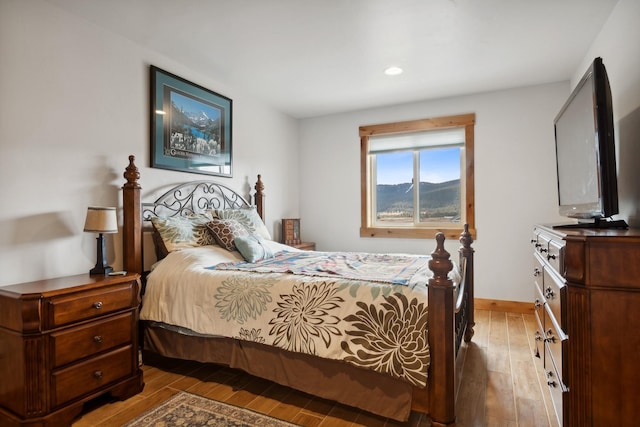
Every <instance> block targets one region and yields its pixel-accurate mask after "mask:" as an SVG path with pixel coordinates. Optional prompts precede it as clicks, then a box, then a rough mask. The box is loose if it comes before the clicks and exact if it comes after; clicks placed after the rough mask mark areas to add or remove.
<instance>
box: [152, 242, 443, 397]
mask: <svg viewBox="0 0 640 427" xmlns="http://www.w3.org/2000/svg"><path fill="white" fill-rule="evenodd" d="M274 245H277V244H275V243H274ZM283 248H284V247H278V248H275V249H276V250H278V249H279V250H282V249H283ZM301 254H302V252H297V253H296V252H289V253H285V254H283V255H284V256H283V257H282V258H280V260H281V261H282V260H287V261H282V262H280V266H278V265H277V264H278V263H277V262H273V263H271V264H272V265H271V266H269V267H268V268H267V266H266V265H262V266H261V265H260V263H257V265H256V266H254V267H257V268H258V270H259V269H260V268H262V270H263V271H262V272H259V271H252V270H251V268H250V266H247V265H246V264H247V263H243V259H242V257H241V256H240V254H239V253H237V252H228V251H226V250H225V249H222V248H220V247H217V246H202V247H198V248H191V249H184V250H181V251H177V252H172V253H170V254H169V255H168V256H167V257H166V258H165V259H164V260H162V261H161V262H159V263H158V264H157V265H156V266H155V268H154V269H153V271H152V272H151V274H150V275H149V277H148V281H147V287H146V292H145V295H144V296H143V304H142V310H141V313H140V319H141V320H148V321H152V322H158V323H161V324H165V325H173V326H174V327H175V326H177V327H178V328H180V330H182V331H183V332H186V333H193V334H202V335H209V336H224V337H232V338H237V339H241V340H249V341H256V342H259V343H264V344H267V345H271V346H275V347H280V348H282V349H285V350H289V351H294V352H301V353H307V354H312V355H316V356H319V357H323V358H329V359H335V360H341V361H344V362H347V363H350V364H353V365H356V366H359V367H362V368H366V369H372V370H375V371H378V372H382V373H385V374H388V375H391V376H394V377H396V378H400V379H403V380H405V381H408V382H410V383H412V384H413V385H416V386H419V387H421V386H425V385H426V380H427V369H428V366H429V361H430V356H429V346H428V342H427V289H426V282H427V280H428V275H429V274H430V272H429V270H428V267H427V262H428V257H413V256H411V257H403V264H401V265H400V264H398V265H396V266H395V267H394V266H392V267H391V268H390V269H387V270H386V271H385V272H384V273H383V274H381V275H380V276H379V277H381V278H383V279H384V280H378V281H369V280H362V279H358V278H357V276H356V275H354V274H351V275H348V278H342V277H340V275H339V274H337V271H333V270H332V269H333V267H334V266H335V265H337V264H341V267H344V268H346V269H347V270H350V269H352V267H353V265H351V264H349V263H350V262H352V261H354V259H355V258H351V259H350V260H347V258H348V257H347V258H343V259H342V261H340V262H338V263H337V264H336V263H334V264H333V265H332V264H331V261H327V262H326V263H325V264H324V267H327V265H329V266H331V268H324V267H323V268H320V269H319V270H317V271H315V274H311V275H303V274H292V273H290V272H284V270H288V269H290V268H291V266H292V265H293V264H292V262H291V260H293V259H296V258H297V259H301V258H304V257H303V256H300V255H301ZM314 256H315V255H314ZM354 256H355V255H354ZM385 257H386V256H385ZM365 258H366V257H364V258H358V259H357V260H356V261H355V262H358V263H359V262H365V261H366V260H365ZM374 258H375V257H374ZM383 258H384V257H383ZM389 260H390V259H387V261H389ZM369 261H372V259H369ZM230 263H238V266H237V267H236V269H234V267H233V266H232V265H231V264H230ZM214 265H221V266H224V268H226V270H223V269H222V268H212V266H214ZM283 266H285V268H284V270H283V271H279V270H278V268H282V267H283ZM359 267H360V270H361V271H365V272H366V274H365V276H366V275H371V274H372V272H375V269H376V267H375V266H374V264H367V265H366V266H365V265H364V264H362V265H360V266H359ZM305 268H307V269H313V267H311V265H310V264H309V265H308V266H307V267H305ZM238 269H239V270H244V271H238ZM324 270H331V271H324ZM356 270H357V269H356ZM387 282H389V283H387Z"/></svg>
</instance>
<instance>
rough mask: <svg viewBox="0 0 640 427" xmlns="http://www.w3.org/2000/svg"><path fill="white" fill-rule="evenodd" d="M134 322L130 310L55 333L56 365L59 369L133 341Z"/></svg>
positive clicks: (54, 361) (52, 338)
mask: <svg viewBox="0 0 640 427" xmlns="http://www.w3.org/2000/svg"><path fill="white" fill-rule="evenodd" d="M134 322H135V317H134V313H127V314H122V315H118V316H115V317H110V318H108V319H105V320H99V321H96V322H93V323H91V324H89V325H86V326H81V327H77V328H72V329H67V330H65V331H64V332H56V333H53V334H51V341H50V346H51V354H52V355H53V360H52V362H51V364H52V366H53V367H54V368H57V367H60V366H63V365H66V364H68V363H71V362H75V361H76V360H80V359H82V358H85V357H88V356H91V355H94V354H97V353H99V352H102V351H106V350H109V349H111V348H114V347H117V346H120V345H124V344H130V343H131V336H132V334H133V324H134Z"/></svg>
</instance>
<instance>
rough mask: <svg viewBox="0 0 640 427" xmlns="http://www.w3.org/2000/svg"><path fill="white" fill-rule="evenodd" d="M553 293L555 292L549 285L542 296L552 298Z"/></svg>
mask: <svg viewBox="0 0 640 427" xmlns="http://www.w3.org/2000/svg"><path fill="white" fill-rule="evenodd" d="M555 295H556V294H555V293H554V292H553V289H551V288H550V287H549V288H547V289H545V290H544V296H545V298H546V299H553V298H554V297H555Z"/></svg>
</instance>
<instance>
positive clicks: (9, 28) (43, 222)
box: [0, 0, 298, 285]
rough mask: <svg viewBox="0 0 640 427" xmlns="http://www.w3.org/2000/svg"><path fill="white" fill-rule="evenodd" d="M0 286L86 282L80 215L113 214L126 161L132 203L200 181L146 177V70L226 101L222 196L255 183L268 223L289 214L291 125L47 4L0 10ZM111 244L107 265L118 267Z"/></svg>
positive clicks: (234, 91) (156, 173)
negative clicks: (262, 190) (136, 179)
mask: <svg viewBox="0 0 640 427" xmlns="http://www.w3.org/2000/svg"><path fill="white" fill-rule="evenodd" d="M0 58H1V60H0V203H1V204H2V209H0V285H5V284H11V283H17V282H23V281H30V280H37V279H41V278H50V277H58V276H64V275H70V274H77V273H84V272H88V271H89V269H90V268H92V267H93V265H94V264H95V251H96V249H95V235H92V234H90V233H84V232H83V231H82V228H83V225H84V217H85V213H86V208H87V206H89V205H104V206H121V192H120V188H121V186H122V185H123V183H124V178H123V177H122V174H123V172H124V168H125V167H126V166H127V164H128V160H127V157H128V155H129V154H134V155H135V156H136V157H137V164H138V166H139V167H140V170H141V176H142V178H141V184H142V187H143V197H144V196H145V195H146V194H149V193H153V192H154V191H156V190H157V189H158V188H160V187H161V186H163V185H165V184H169V183H176V182H179V181H185V180H190V179H202V178H206V176H205V175H196V174H187V173H180V172H173V171H166V170H161V169H151V168H150V167H149V77H148V76H149V65H150V64H153V65H156V66H158V67H160V68H163V69H165V70H167V71H170V72H172V73H174V74H177V75H179V76H181V77H183V78H185V79H187V80H190V81H193V82H195V83H198V84H200V85H202V86H204V87H206V88H209V89H211V90H214V91H216V92H219V93H221V94H223V95H225V96H228V97H229V98H232V99H233V167H234V170H233V175H234V177H233V178H232V179H228V178H218V180H219V181H222V182H223V183H226V184H227V185H229V186H231V187H233V188H247V189H249V188H253V185H254V183H255V180H256V175H257V174H258V173H261V174H262V175H263V179H264V181H265V185H266V194H267V219H266V222H267V225H268V226H269V227H270V229H271V230H272V231H274V232H275V231H277V229H278V227H277V225H276V224H277V221H278V220H279V218H281V217H283V216H291V215H293V214H296V213H297V208H298V183H297V180H295V179H291V176H297V174H298V169H297V159H298V152H297V150H298V149H297V132H298V130H297V123H296V121H295V120H293V119H291V118H290V117H288V116H285V115H283V114H281V113H279V112H277V111H275V110H274V109H273V108H271V107H269V106H267V105H264V104H262V103H260V102H259V101H257V100H256V99H254V98H252V97H251V96H248V95H247V94H245V93H243V92H242V90H241V88H235V87H230V86H228V85H226V84H225V83H224V82H223V81H219V80H216V79H215V75H216V73H215V70H211V72H210V73H207V74H206V75H203V74H199V73H197V72H195V71H193V70H190V69H188V68H185V67H184V66H182V65H181V64H180V63H177V62H176V61H174V60H172V59H170V58H166V57H163V56H161V55H159V54H157V53H154V52H151V51H148V50H146V49H145V48H142V47H141V46H139V45H136V44H134V43H132V42H130V41H128V40H126V39H123V38H121V37H119V36H117V35H114V34H113V33H110V32H107V31H105V30H103V29H101V28H99V27H96V26H95V25H93V24H91V23H89V22H87V21H84V20H82V19H79V18H77V17H75V16H73V15H71V14H69V13H67V12H65V11H64V10H62V9H59V8H57V7H55V6H53V5H51V4H50V3H48V2H46V1H41V0H30V1H22V0H2V1H0ZM120 237H121V236H120V234H118V235H115V236H109V238H108V261H109V262H110V263H111V264H112V265H113V266H114V267H115V268H120V267H121V265H122V262H121V259H120V258H121V247H120V245H121V242H120Z"/></svg>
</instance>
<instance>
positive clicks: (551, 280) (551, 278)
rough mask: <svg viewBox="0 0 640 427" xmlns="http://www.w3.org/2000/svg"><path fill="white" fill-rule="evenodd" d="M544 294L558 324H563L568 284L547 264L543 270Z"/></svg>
mask: <svg viewBox="0 0 640 427" xmlns="http://www.w3.org/2000/svg"><path fill="white" fill-rule="evenodd" d="M543 276H544V280H543V286H542V294H543V296H544V301H545V302H546V304H547V306H548V308H549V310H551V312H552V313H553V316H554V317H555V320H557V321H558V324H559V325H560V326H561V327H562V326H563V323H562V321H563V319H564V317H563V307H562V306H563V301H566V300H567V286H566V282H565V280H564V279H563V278H561V277H559V276H558V275H556V274H555V273H554V272H553V270H551V269H550V268H549V267H548V266H546V267H545V268H544V270H543Z"/></svg>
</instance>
